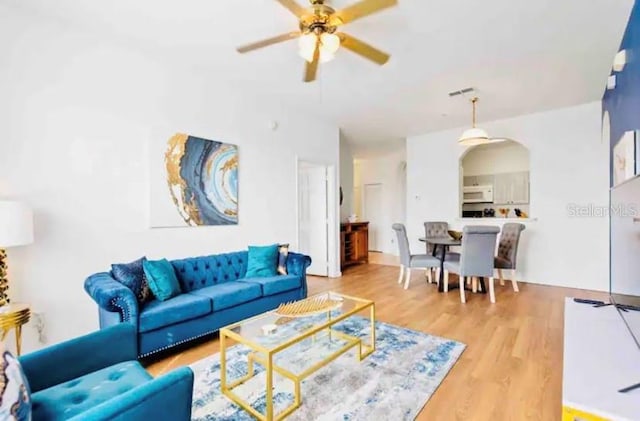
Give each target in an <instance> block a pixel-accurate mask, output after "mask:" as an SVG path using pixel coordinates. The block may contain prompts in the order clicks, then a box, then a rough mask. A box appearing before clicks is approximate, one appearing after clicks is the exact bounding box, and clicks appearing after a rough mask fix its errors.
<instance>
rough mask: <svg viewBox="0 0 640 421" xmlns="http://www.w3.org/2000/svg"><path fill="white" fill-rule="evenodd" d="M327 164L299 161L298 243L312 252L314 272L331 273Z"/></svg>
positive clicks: (315, 273)
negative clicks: (329, 261)
mask: <svg viewBox="0 0 640 421" xmlns="http://www.w3.org/2000/svg"><path fill="white" fill-rule="evenodd" d="M327 199H328V197H327V167H326V166H324V165H317V164H312V163H309V162H302V161H300V162H299V163H298V247H299V250H300V253H303V254H306V255H308V256H311V260H312V263H311V266H310V267H309V269H307V273H308V274H310V275H317V276H327V275H328V274H329V272H328V270H329V263H328V260H329V253H328V225H327V217H328V213H327V210H328V206H327Z"/></svg>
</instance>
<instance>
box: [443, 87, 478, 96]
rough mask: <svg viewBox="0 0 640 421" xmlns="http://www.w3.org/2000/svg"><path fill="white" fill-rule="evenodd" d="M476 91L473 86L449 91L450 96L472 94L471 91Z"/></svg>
mask: <svg viewBox="0 0 640 421" xmlns="http://www.w3.org/2000/svg"><path fill="white" fill-rule="evenodd" d="M474 91H475V89H473V88H464V89H460V90H459V91H453V92H449V96H450V97H454V96H460V95H465V94H470V93H471V92H474Z"/></svg>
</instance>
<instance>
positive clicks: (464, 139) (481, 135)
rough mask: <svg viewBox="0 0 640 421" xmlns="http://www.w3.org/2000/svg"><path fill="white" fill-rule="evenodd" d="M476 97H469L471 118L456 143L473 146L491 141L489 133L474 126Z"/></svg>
mask: <svg viewBox="0 0 640 421" xmlns="http://www.w3.org/2000/svg"><path fill="white" fill-rule="evenodd" d="M478 101H479V99H478V97H473V98H472V99H471V104H472V106H473V120H472V125H471V128H470V129H467V130H465V131H464V133H462V136H460V139H458V143H459V144H460V145H463V146H475V145H482V144H485V143H491V140H490V139H489V134H487V132H486V131H484V130H482V129H481V128H478V127H476V106H477V105H476V104H477V103H478Z"/></svg>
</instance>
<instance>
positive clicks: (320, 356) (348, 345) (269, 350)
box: [220, 292, 376, 421]
mask: <svg viewBox="0 0 640 421" xmlns="http://www.w3.org/2000/svg"><path fill="white" fill-rule="evenodd" d="M327 300H328V301H330V302H331V303H333V307H332V308H330V309H324V310H319V311H316V312H314V313H313V314H310V315H302V316H298V315H295V316H294V315H281V314H279V313H278V310H273V311H270V312H267V313H264V314H261V315H258V316H256V317H253V318H250V319H247V320H243V321H241V322H239V323H234V324H232V325H229V326H226V327H224V328H222V329H220V370H221V374H220V387H221V390H222V393H223V394H224V395H225V396H227V397H228V398H229V399H231V400H232V401H233V402H235V403H236V404H238V405H239V406H240V407H242V408H243V409H244V410H245V411H247V412H249V413H250V414H251V415H253V416H254V417H256V418H257V419H259V420H265V421H272V420H281V419H283V418H285V417H287V416H288V415H290V414H291V413H292V412H293V411H295V410H296V409H297V408H298V407H299V406H300V405H301V403H302V396H301V393H300V383H301V382H302V380H304V379H305V378H307V377H308V376H310V375H311V374H313V373H315V372H316V371H318V370H319V369H321V368H322V367H325V366H326V365H328V364H329V363H331V362H332V361H333V360H335V359H336V358H338V357H339V356H341V355H342V354H344V353H345V352H347V351H349V350H350V349H352V348H356V349H357V352H356V357H357V358H358V360H359V361H362V360H363V359H364V358H366V357H367V356H369V355H370V354H371V353H373V352H374V351H375V349H376V346H375V343H376V331H375V303H374V302H373V301H370V300H365V299H361V298H356V297H350V296H347V295H343V294H339V293H335V292H325V293H322V294H318V295H314V296H312V297H308V298H306V299H305V300H302V301H299V302H298V303H301V304H303V305H305V304H308V307H309V306H310V307H313V303H317V302H327ZM366 311H368V313H369V317H370V322H371V330H370V333H369V341H368V342H369V343H364V342H363V340H362V338H360V337H356V336H352V335H349V334H347V333H345V332H344V331H340V330H337V329H335V326H336V325H337V324H339V323H341V322H342V323H348V320H347V319H349V318H350V317H352V316H354V315H356V314H358V313H362V312H366ZM233 343H238V344H242V345H244V346H246V347H248V348H249V349H250V352H249V354H248V357H247V374H246V375H244V376H242V377H240V378H238V379H234V380H232V381H230V382H227V348H228V347H229V346H230V345H231V344H233ZM307 354H311V355H313V358H309V359H307V358H305V359H304V366H303V367H301V366H300V361H299V359H300V358H299V357H300V355H307ZM294 362H295V364H294ZM255 363H258V364H260V365H261V366H263V367H264V368H265V371H266V384H265V388H266V413H265V414H263V413H261V412H259V411H258V410H256V409H255V408H253V407H252V406H251V404H250V403H249V402H247V401H246V400H245V399H243V398H242V397H240V396H239V395H238V394H237V393H235V392H234V389H235V388H237V387H238V386H240V385H242V384H243V383H245V382H247V381H248V380H250V379H252V378H253V377H254V376H255V375H256V372H255V369H254V364H255ZM274 372H275V373H277V374H279V375H281V376H283V377H285V378H287V379H289V380H291V381H292V382H293V386H294V402H293V404H291V405H290V406H288V407H287V408H285V409H284V410H282V411H281V412H279V413H277V414H276V413H274V401H273V392H274V390H273V389H274V388H273V381H274Z"/></svg>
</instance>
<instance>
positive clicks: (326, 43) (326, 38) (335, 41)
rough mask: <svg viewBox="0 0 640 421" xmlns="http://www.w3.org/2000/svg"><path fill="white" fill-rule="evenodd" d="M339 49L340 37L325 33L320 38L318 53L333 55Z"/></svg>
mask: <svg viewBox="0 0 640 421" xmlns="http://www.w3.org/2000/svg"><path fill="white" fill-rule="evenodd" d="M339 48H340V37H339V36H337V35H336V34H329V33H327V32H325V33H324V34H322V35H321V36H320V51H321V52H322V51H324V52H326V53H329V54H332V55H333V54H335V53H336V52H337V51H338V49H339Z"/></svg>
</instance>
